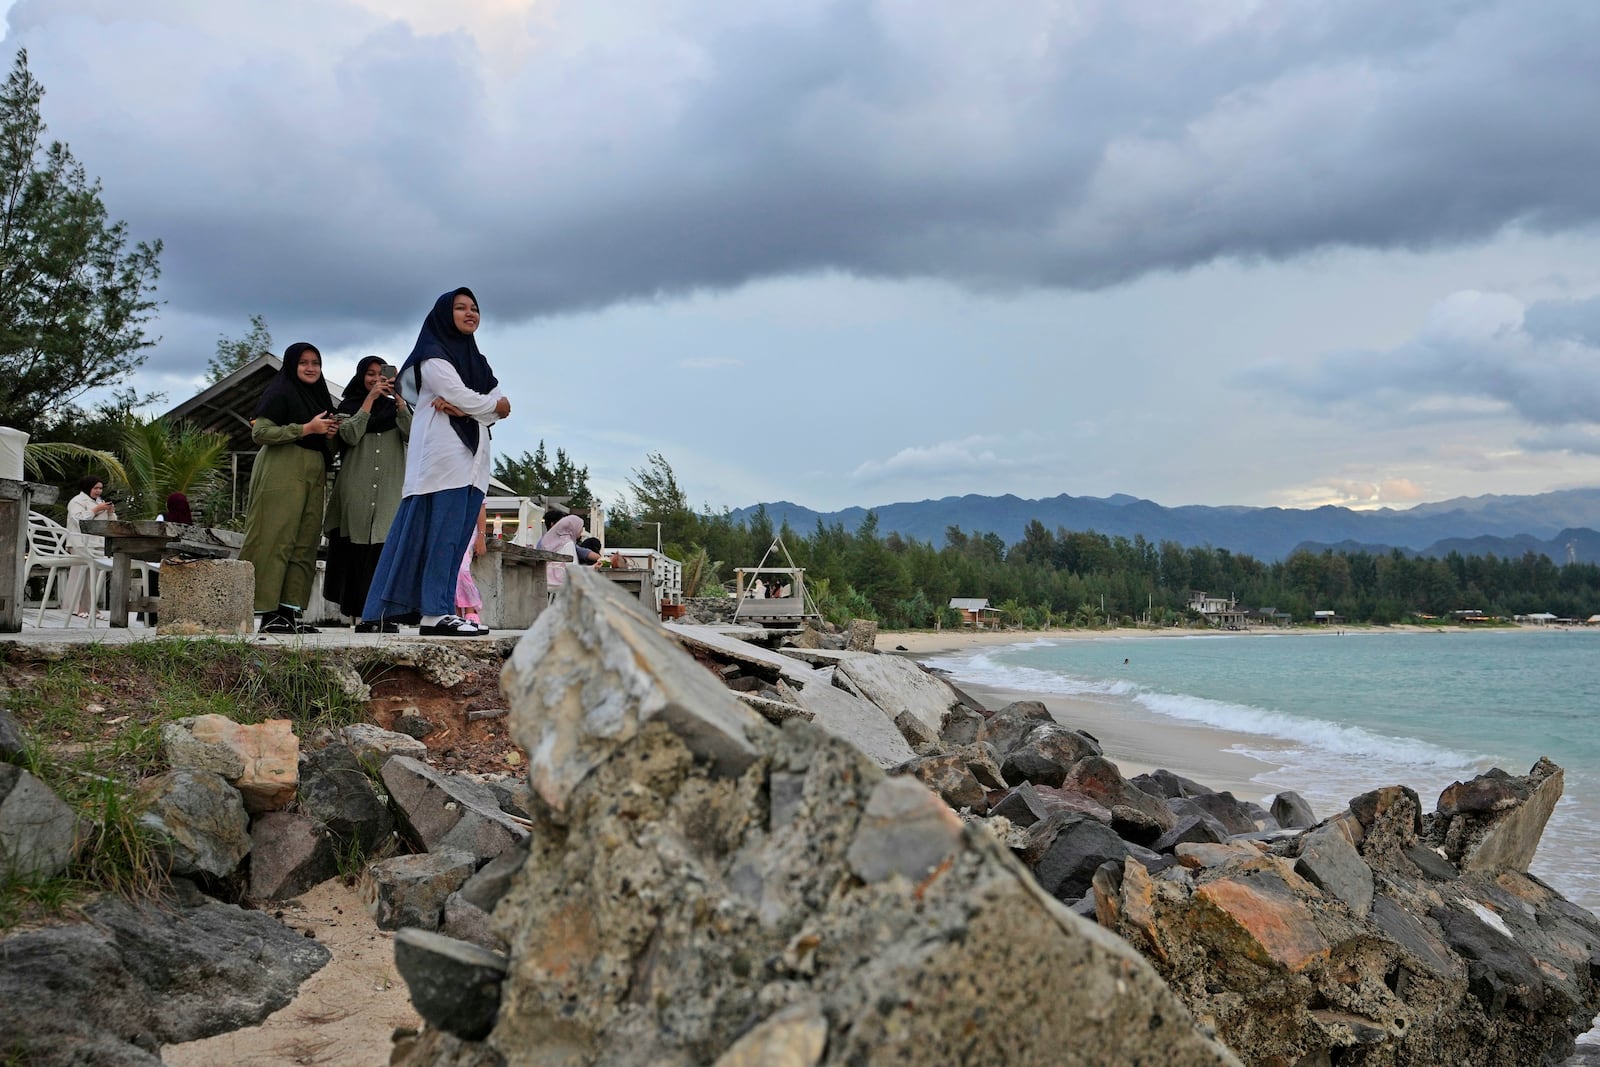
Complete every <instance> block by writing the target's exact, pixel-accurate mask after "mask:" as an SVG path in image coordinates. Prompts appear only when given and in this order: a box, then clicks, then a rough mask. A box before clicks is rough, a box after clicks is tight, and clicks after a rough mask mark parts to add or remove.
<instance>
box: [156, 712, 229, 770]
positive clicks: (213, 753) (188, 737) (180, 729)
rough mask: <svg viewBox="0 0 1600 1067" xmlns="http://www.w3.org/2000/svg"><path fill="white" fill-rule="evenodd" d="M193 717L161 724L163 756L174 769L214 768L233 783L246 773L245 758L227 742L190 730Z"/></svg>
mask: <svg viewBox="0 0 1600 1067" xmlns="http://www.w3.org/2000/svg"><path fill="white" fill-rule="evenodd" d="M193 722H194V719H192V718H189V719H180V720H178V721H176V722H168V723H162V725H161V756H162V758H163V759H165V760H166V761H167V766H168V767H170V768H172V769H173V770H178V769H181V768H188V769H190V770H196V771H211V772H212V773H213V774H219V775H221V776H222V777H223V778H225V779H227V780H228V781H230V782H233V781H237V780H238V779H239V777H240V776H241V775H243V774H244V759H243V758H242V757H241V756H240V755H239V753H237V752H235V751H234V750H233V749H232V748H229V747H228V746H227V745H224V744H220V743H216V742H211V741H202V740H200V739H199V738H197V737H195V736H194V734H192V733H190V732H189V727H190V725H191V724H192V723H193Z"/></svg>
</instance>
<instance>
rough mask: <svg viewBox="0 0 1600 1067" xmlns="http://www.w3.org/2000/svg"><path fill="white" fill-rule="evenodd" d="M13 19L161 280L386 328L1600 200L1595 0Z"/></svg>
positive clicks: (1213, 249) (1367, 241)
mask: <svg viewBox="0 0 1600 1067" xmlns="http://www.w3.org/2000/svg"><path fill="white" fill-rule="evenodd" d="M371 6H372V7H377V6H379V5H378V3H377V0H372V3H371ZM507 6H508V5H507V4H506V3H504V2H500V3H496V4H489V3H487V2H485V3H481V4H479V5H476V7H475V5H473V4H472V3H464V4H463V5H462V7H461V10H462V11H463V12H464V13H465V14H464V16H463V17H464V19H465V20H466V21H468V22H469V23H470V24H472V25H473V26H477V25H478V22H477V21H476V20H477V19H478V16H477V15H474V14H473V12H474V11H475V10H476V9H477V8H483V9H484V11H485V14H484V15H483V19H484V20H485V22H484V25H489V24H490V23H488V22H487V21H486V20H487V19H488V16H489V12H488V9H490V8H491V7H492V8H494V9H495V13H503V9H504V8H506V7H507ZM10 22H11V28H12V31H11V34H10V37H9V38H8V42H9V43H12V44H15V45H21V46H26V47H27V48H28V49H29V50H30V54H31V56H32V60H33V66H34V69H35V71H36V73H37V74H38V75H39V76H40V78H41V79H42V80H43V81H44V84H45V85H46V87H47V89H48V90H49V95H48V96H47V98H46V103H45V106H46V119H47V121H49V122H50V123H51V126H52V132H53V133H54V134H55V135H57V136H61V137H64V138H66V139H68V140H70V141H71V143H72V145H73V147H74V149H75V151H77V153H78V154H79V156H80V157H81V158H83V159H84V160H85V162H86V163H87V164H88V165H89V167H90V169H91V171H92V172H93V173H96V174H99V175H100V176H101V177H102V178H103V179H104V181H105V186H106V197H107V200H108V202H109V203H110V206H111V208H112V210H113V211H114V212H115V213H116V214H117V215H118V216H119V217H123V218H126V219H128V220H129V221H130V223H131V224H132V226H133V228H134V230H135V231H136V232H137V233H138V234H140V235H159V236H161V237H162V238H164V239H165V240H166V242H167V249H168V251H167V255H166V256H165V258H164V266H165V275H164V278H163V282H162V295H163V296H164V297H165V298H166V299H168V300H169V301H170V302H171V305H172V306H173V307H174V308H175V309H180V310H183V311H185V312H188V313H190V314H193V315H197V316H206V315H210V316H215V317H216V319H217V321H228V320H229V319H233V320H236V321H238V322H240V323H242V321H243V317H244V316H245V315H246V314H248V313H250V312H253V311H262V310H269V311H270V310H271V309H279V308H285V309H292V314H293V315H296V316H300V317H302V318H303V319H304V321H306V322H307V324H308V326H310V327H315V326H317V325H319V324H325V325H327V327H328V328H335V324H338V327H337V328H339V329H344V330H347V331H350V332H352V333H360V332H361V330H363V329H373V330H376V329H380V328H393V327H394V326H395V324H396V323H404V322H408V321H409V320H410V319H411V318H412V317H415V316H416V315H418V314H419V311H418V309H419V308H425V307H426V304H427V302H428V301H429V300H431V299H432V297H433V296H434V295H436V294H437V292H439V291H441V290H443V289H445V288H448V287H451V286H454V285H457V284H463V283H465V284H471V285H474V286H475V287H477V288H479V289H480V291H483V292H486V293H494V294H497V295H498V297H499V300H500V302H501V306H499V307H496V308H495V309H494V311H495V312H496V313H497V314H500V315H506V316H509V317H513V318H525V317H528V316H533V315H538V314H543V313H550V312H557V311H563V310H573V309H579V308H586V307H596V306H604V305H607V304H610V303H614V302H617V301H625V300H634V299H650V298H654V297H657V296H661V295H676V294H682V293H686V292H691V291H694V290H697V289H705V288H726V287H732V286H737V285H739V284H742V283H744V282H747V281H750V280H754V279H760V278H764V277H772V276H778V275H786V274H794V273H800V272H807V271H816V270H836V271H841V272H845V273H852V274H859V275H867V276H876V277H886V278H906V277H936V278H941V279H945V280H950V281H953V282H956V283H958V284H962V285H967V286H973V287H979V288H997V289H1014V288H1024V287H1034V286H1047V287H1066V288H1092V287H1096V286H1104V285H1109V284H1114V283H1117V282H1120V281H1123V280H1127V279H1130V278H1134V277H1137V276H1139V275H1142V274H1144V273H1147V272H1150V271H1160V270H1176V269H1183V268H1186V267H1189V266H1192V265H1195V264H1199V263H1204V262H1207V261H1210V260H1212V259H1214V258H1217V257H1244V258H1251V257H1272V258H1280V257H1293V256H1296V255H1299V254H1303V253H1305V252H1307V251H1310V250H1315V249H1318V248H1324V247H1331V246H1360V247H1374V248H1392V247H1406V248H1418V247H1429V246H1439V245H1447V244H1450V243H1454V242H1464V241H1472V240H1476V239H1481V238H1485V237H1487V236H1489V235H1492V234H1494V233H1495V232H1497V231H1499V230H1501V229H1502V228H1504V227H1506V226H1508V225H1518V226H1522V227H1526V228H1530V229H1561V228H1566V227H1574V226H1586V225H1590V224H1592V223H1593V221H1594V220H1595V218H1596V215H1597V213H1600V184H1597V183H1595V182H1594V181H1593V180H1592V175H1593V174H1594V173H1596V172H1597V169H1600V168H1597V164H1600V141H1597V140H1596V139H1595V138H1592V137H1587V136H1581V135H1577V133H1576V131H1580V130H1583V129H1586V128H1588V126H1589V125H1590V124H1591V122H1592V116H1593V115H1595V114H1600V74H1597V69H1596V66H1595V64H1593V63H1592V61H1591V60H1592V42H1593V40H1594V39H1595V37H1596V33H1597V31H1600V7H1597V6H1596V5H1593V4H1592V3H1589V2H1587V0H1582V2H1573V3H1560V2H1547V3H1535V4H1527V3H1514V2H1510V0H1506V2H1491V0H1482V2H1477V3H1472V2H1461V3H1454V4H1448V5H1446V4H1430V5H1395V4H1392V3H1379V2H1376V0H1372V2H1365V0H1363V2H1352V3H1343V4H1329V3H1308V2H1301V3H1293V2H1279V3H1272V4H1264V5H1240V6H1239V9H1238V13H1237V15H1233V14H1231V13H1229V12H1228V10H1227V5H1208V6H1207V8H1206V9H1205V10H1204V11H1198V10H1192V9H1190V8H1188V7H1187V6H1179V5H1171V4H1167V3H1148V4H1137V3H1127V4H1125V3H1111V2H1109V0H1107V2H1083V3H1077V4H1066V5H1060V4H1045V3H1018V4H1007V5H968V4H959V3H954V2H949V3H945V2H939V3H935V2H933V0H927V2H923V3H918V4H914V5H913V4H904V3H896V2H891V0H881V2H862V0H844V2H839V3H832V4H799V3H794V4H772V5H745V4H726V5H724V4H716V3H709V2H708V3H684V4H677V3H671V2H660V3H655V2H651V3H638V4H619V3H604V2H597V0H585V2H584V3H582V4H577V3H543V4H538V5H533V4H530V5H529V6H528V10H527V13H526V15H525V16H524V17H523V18H522V20H521V21H520V22H516V23H507V22H506V21H505V20H504V18H503V17H501V18H500V21H497V22H494V23H493V24H492V25H493V27H494V32H484V33H479V34H478V35H476V36H474V35H471V34H468V33H466V32H460V31H456V32H449V33H432V32H427V31H426V30H424V29H414V28H412V27H410V26H408V25H407V24H405V23H404V22H402V21H400V20H399V19H397V18H389V17H386V16H380V15H378V14H375V13H373V12H372V11H369V10H367V9H366V8H363V7H356V6H351V5H350V4H349V3H341V2H339V0H333V2H331V3H328V4H316V5H311V4H306V3H302V2H291V3H273V4H264V3H259V4H258V3H255V2H239V3H230V4H214V3H200V2H198V0H189V2H183V0H169V2H167V3H161V4H156V3H137V2H128V0H121V2H118V3H111V2H109V0H50V2H48V3H47V2H44V0H20V2H19V3H17V4H16V6H15V7H14V8H13V10H12V12H11V16H10ZM506 25H512V26H514V27H515V29H516V32H515V33H514V34H511V36H510V39H508V38H507V35H506V31H505V29H504V27H505V26H506ZM490 310H491V309H490V308H489V307H488V306H486V307H485V311H486V313H488V312H490ZM279 317H281V316H280V315H279V314H270V315H269V319H271V320H273V321H274V322H275V323H276V320H277V319H278V318H279Z"/></svg>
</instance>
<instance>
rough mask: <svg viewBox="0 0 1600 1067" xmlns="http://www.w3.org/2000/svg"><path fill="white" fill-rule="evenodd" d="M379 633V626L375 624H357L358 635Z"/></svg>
mask: <svg viewBox="0 0 1600 1067" xmlns="http://www.w3.org/2000/svg"><path fill="white" fill-rule="evenodd" d="M377 632H378V624H377V623H375V622H358V623H356V633H358V634H375V633H377Z"/></svg>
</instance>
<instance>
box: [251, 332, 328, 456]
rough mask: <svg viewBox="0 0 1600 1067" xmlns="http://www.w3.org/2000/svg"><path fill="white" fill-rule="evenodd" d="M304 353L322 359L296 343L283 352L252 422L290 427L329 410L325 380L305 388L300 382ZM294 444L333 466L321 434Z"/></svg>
mask: <svg viewBox="0 0 1600 1067" xmlns="http://www.w3.org/2000/svg"><path fill="white" fill-rule="evenodd" d="M308 351H311V352H316V353H317V359H319V360H320V359H321V358H322V353H321V352H319V351H317V346H316V345H308V344H306V343H305V342H304V341H296V342H295V343H294V344H292V345H290V346H289V347H288V348H286V349H284V350H283V366H282V367H280V368H279V369H278V376H277V377H276V378H274V379H272V384H271V385H268V386H267V390H266V392H264V393H262V394H261V400H260V402H259V403H257V404H256V410H255V414H254V415H252V416H251V417H252V418H267V419H271V420H272V421H273V422H275V423H277V424H278V425H279V426H294V425H296V424H298V423H306V422H310V421H311V420H312V419H314V418H316V417H317V416H318V415H321V414H323V413H324V412H328V411H332V410H333V397H332V396H331V395H330V394H329V393H328V380H327V379H326V378H323V377H320V376H319V377H318V378H317V384H315V385H307V384H306V383H305V382H302V381H301V380H300V374H299V371H300V357H301V356H303V355H305V354H306V352H308ZM295 444H297V445H299V446H300V447H301V448H309V449H310V450H311V451H313V452H320V453H322V465H323V466H324V467H332V466H333V452H332V451H330V450H329V448H328V439H327V438H326V437H324V436H323V435H322V434H315V435H312V436H309V437H307V436H301V437H300V438H299V440H297V441H295Z"/></svg>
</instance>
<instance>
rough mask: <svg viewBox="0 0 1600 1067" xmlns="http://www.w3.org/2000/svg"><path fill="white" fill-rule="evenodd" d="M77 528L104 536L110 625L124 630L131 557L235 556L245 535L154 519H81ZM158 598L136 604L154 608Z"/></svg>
mask: <svg viewBox="0 0 1600 1067" xmlns="http://www.w3.org/2000/svg"><path fill="white" fill-rule="evenodd" d="M78 528H79V529H80V530H82V531H83V532H84V533H85V534H88V535H90V536H92V537H104V538H105V539H106V555H108V556H110V557H111V592H110V594H109V600H110V604H111V625H112V626H114V627H120V628H124V629H126V628H127V625H128V589H129V586H130V585H131V583H132V577H133V561H134V560H141V561H143V562H147V563H153V562H156V561H158V560H160V559H162V558H163V557H165V556H205V557H208V558H211V559H235V558H237V557H238V555H239V549H240V548H241V547H243V545H244V534H242V533H239V532H237V531H235V530H218V529H213V528H211V527H209V526H192V525H190V524H188V523H182V522H157V521H156V520H154V519H135V520H127V519H84V520H83V521H82V522H81V523H79V524H78ZM159 599H160V598H159V597H147V598H145V600H144V602H142V603H141V604H140V605H139V607H141V608H142V609H143V610H145V611H153V610H156V602H157V601H159Z"/></svg>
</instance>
